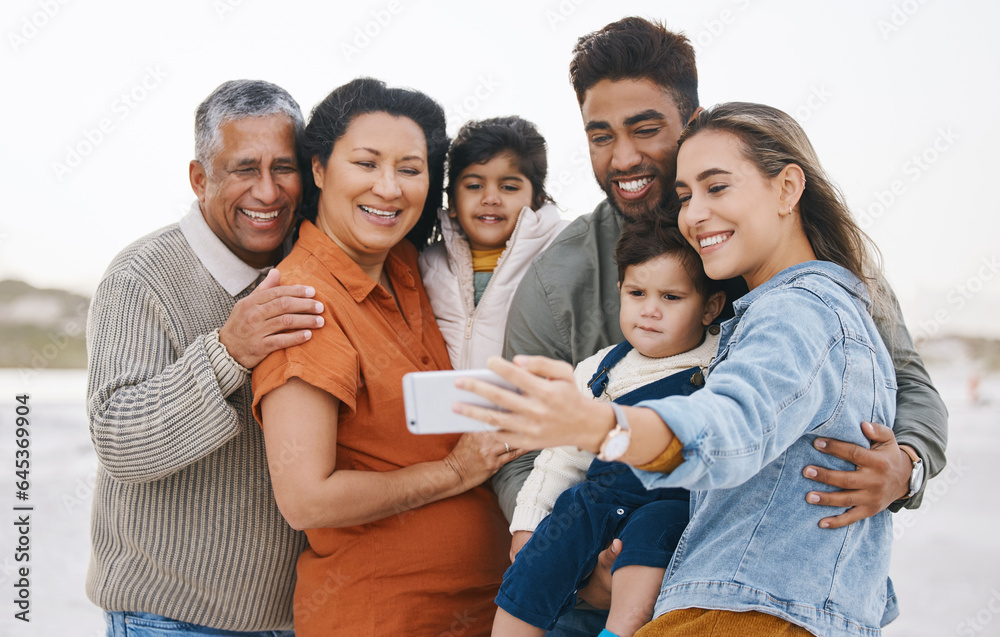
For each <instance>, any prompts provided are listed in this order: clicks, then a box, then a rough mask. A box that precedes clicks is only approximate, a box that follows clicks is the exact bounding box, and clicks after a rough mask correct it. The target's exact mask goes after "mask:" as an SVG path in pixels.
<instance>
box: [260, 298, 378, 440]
mask: <svg viewBox="0 0 1000 637" xmlns="http://www.w3.org/2000/svg"><path fill="white" fill-rule="evenodd" d="M321 300H322V301H323V304H324V306H326V307H324V311H323V319H324V324H323V327H321V328H318V329H315V330H313V336H312V338H311V339H309V340H308V341H306V342H305V343H303V344H301V345H296V346H295V347H289V348H287V349H283V350H278V351H276V352H272V353H271V354H269V355H268V356H267V358H265V359H264V360H263V361H261V362H260V364H258V365H257V367H255V368H254V370H253V381H252V382H253V415H254V418H256V419H257V422H258V423H259V422H261V416H260V399H261V397H262V396H264V394H266V393H268V392H269V391H271V390H273V389H276V388H277V387H280V386H282V385H284V384H285V383H287V382H288V379H289V378H292V377H297V378H301V379H302V380H304V381H305V382H307V383H309V384H310V385H312V386H313V387H318V388H319V389H322V390H323V391H325V392H327V393H329V394H330V395H331V396H333V397H334V398H336V399H337V400H339V401H340V402H341V403H342V404H343V405H344V406H345V407H346V408H347V409H348V412H349V413H350V414H353V413H354V410H355V407H356V399H357V393H358V379H359V376H360V367H359V363H358V353H357V350H356V349H355V348H354V346H353V345H352V344H351V342H350V340H349V339H348V338H347V335H346V334H345V333H344V330H343V329H342V328H341V326H340V324H339V323H338V322H337V319H336V317H335V316H333V315H332V314H331V312H330V308H329V306H330V303H329V302H328V301H327V299H321Z"/></svg>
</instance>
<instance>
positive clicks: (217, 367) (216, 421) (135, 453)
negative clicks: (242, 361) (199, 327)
mask: <svg viewBox="0 0 1000 637" xmlns="http://www.w3.org/2000/svg"><path fill="white" fill-rule="evenodd" d="M180 305H182V304H181V303H178V306H180ZM171 309H173V308H167V307H166V306H165V305H164V304H163V303H162V301H161V299H160V298H158V297H157V295H156V294H155V293H153V291H151V290H150V289H149V288H148V287H147V286H146V285H144V284H143V283H142V282H141V281H139V280H137V278H136V277H134V276H132V275H131V274H129V273H127V272H117V273H114V274H111V275H109V276H108V277H107V278H105V279H104V280H103V281H102V282H101V284H100V286H99V287H98V289H97V292H96V294H95V295H94V300H93V302H92V304H91V308H90V317H89V320H88V322H87V346H88V361H89V373H88V379H87V414H88V417H89V421H90V435H91V438H92V440H93V443H94V448H95V450H96V451H97V456H98V458H99V460H100V462H101V464H102V465H103V466H104V467H105V469H106V470H107V471H108V473H109V474H110V475H111V476H113V477H114V478H115V479H116V480H119V481H121V482H126V483H140V482H149V481H153V480H158V479H160V478H163V477H165V476H168V475H170V474H173V473H176V472H177V471H179V470H181V469H183V468H185V467H187V466H188V465H190V464H192V463H194V462H196V461H198V460H200V459H201V458H204V457H205V456H207V455H208V454H210V453H212V452H213V451H214V450H216V449H218V448H219V447H221V446H222V445H223V444H225V443H226V442H227V441H229V440H230V439H231V438H233V437H234V436H235V435H236V434H237V433H238V432H239V428H240V419H239V417H238V415H237V412H236V410H235V409H234V407H233V406H232V405H231V404H229V403H227V402H226V398H227V397H228V396H229V395H230V394H232V393H233V392H234V391H236V389H237V388H239V387H240V386H241V385H242V384H243V383H244V382H245V381H246V379H247V378H248V371H247V370H246V369H244V368H243V367H242V366H240V365H239V364H238V363H236V361H235V360H233V359H232V357H230V356H229V354H228V353H227V352H226V350H225V347H224V346H223V345H222V344H221V343H219V340H218V333H217V332H214V333H210V334H204V335H201V336H198V337H197V338H195V339H194V340H193V341H192V342H191V343H190V344H189V345H188V346H187V347H186V348H183V349H181V348H180V346H179V342H180V340H179V335H178V334H177V331H176V325H177V324H178V323H179V322H181V323H182V322H183V317H178V316H172V315H171V314H170V311H171ZM178 309H179V308H178Z"/></svg>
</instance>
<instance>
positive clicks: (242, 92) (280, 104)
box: [194, 80, 305, 175]
mask: <svg viewBox="0 0 1000 637" xmlns="http://www.w3.org/2000/svg"><path fill="white" fill-rule="evenodd" d="M278 114H284V115H287V116H288V117H289V118H291V120H292V124H293V125H294V126H295V147H296V149H297V148H298V147H299V142H300V141H301V139H302V131H303V130H305V120H304V119H303V117H302V110H301V109H300V108H299V105H298V102H296V101H295V100H294V99H293V98H292V96H291V95H289V94H288V91H286V90H285V89H283V88H281V87H280V86H277V85H275V84H271V83H270V82H264V81H261V80H231V81H229V82H224V83H222V84H220V85H219V87H218V88H216V89H215V90H214V91H212V94H211V95H209V96H208V97H206V98H205V101H204V102H202V103H201V104H199V105H198V110H196V111H195V117H194V157H195V159H197V160H198V162H199V163H200V164H201V165H202V167H203V168H204V169H205V172H206V173H208V174H209V175H211V174H212V161H213V160H214V159H215V155H216V153H218V152H219V150H220V147H221V145H222V133H221V132H220V130H219V129H220V128H221V127H222V125H223V124H225V123H226V122H229V121H232V120H235V119H242V118H244V117H267V116H268V115H278Z"/></svg>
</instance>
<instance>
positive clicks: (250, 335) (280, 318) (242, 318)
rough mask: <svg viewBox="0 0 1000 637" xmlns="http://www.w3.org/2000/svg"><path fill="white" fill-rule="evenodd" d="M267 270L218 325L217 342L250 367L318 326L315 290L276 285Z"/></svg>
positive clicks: (302, 340)
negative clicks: (263, 276)
mask: <svg viewBox="0 0 1000 637" xmlns="http://www.w3.org/2000/svg"><path fill="white" fill-rule="evenodd" d="M280 283H281V274H280V273H279V272H278V271H277V270H271V271H270V272H268V273H267V277H266V278H265V279H264V280H263V281H262V282H261V284H260V285H258V286H257V289H255V290H254V291H253V292H251V293H250V295H249V296H247V297H246V298H244V299H241V300H240V301H239V302H238V303H237V304H236V306H235V307H233V311H232V312H231V313H230V314H229V318H228V319H227V320H226V324H225V325H223V326H222V328H221V329H219V342H220V343H222V344H223V345H225V346H226V349H227V350H229V355H230V356H232V357H233V358H234V359H235V360H236V362H237V363H239V364H240V365H242V366H243V367H246V368H247V369H252V368H253V367H255V366H256V365H257V363H259V362H261V361H262V360H264V358H265V357H266V356H267V355H268V354H270V353H271V352H274V351H276V350H279V349H284V348H286V347H291V346H292V345H299V344H301V343H305V342H306V341H307V340H309V339H310V338H311V337H312V332H310V331H309V330H311V329H314V328H317V327H322V326H323V317H322V316H317V314H320V313H321V312H322V311H323V304H322V303H319V302H317V301H313V300H312V297H314V296H316V290H314V289H313V288H311V287H308V286H305V285H280Z"/></svg>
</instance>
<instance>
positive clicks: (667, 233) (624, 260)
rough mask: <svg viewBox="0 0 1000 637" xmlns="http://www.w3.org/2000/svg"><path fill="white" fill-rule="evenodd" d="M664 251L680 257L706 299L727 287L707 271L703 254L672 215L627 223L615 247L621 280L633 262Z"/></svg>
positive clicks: (641, 262) (640, 261)
mask: <svg viewBox="0 0 1000 637" xmlns="http://www.w3.org/2000/svg"><path fill="white" fill-rule="evenodd" d="M661 255H669V256H672V257H675V258H677V259H678V260H679V261H680V262H681V264H682V265H683V266H684V269H685V270H687V273H688V276H690V277H691V280H692V281H693V282H694V286H695V289H697V290H698V293H699V294H701V295H702V296H703V297H705V298H706V299H707V298H708V297H710V296H712V295H713V294H715V293H716V292H719V291H723V290H725V286H724V282H723V281H715V280H713V279H710V278H708V275H707V274H705V267H704V266H703V265H702V262H701V256H700V255H699V254H698V252H697V251H696V250H695V249H694V248H693V247H692V246H691V244H690V243H688V240H687V239H685V238H684V235H683V234H681V231H680V229H679V228H678V227H677V225H676V224H675V223H674V222H673V221H672V220H670V219H664V218H661V217H659V216H657V215H651V216H647V217H642V218H640V219H637V220H636V221H634V222H632V223H628V224H625V226H624V228H623V229H622V236H621V238H620V239H618V245H617V246H616V247H615V262H616V263H617V264H618V283H619V284H621V283H622V282H623V281H624V280H625V270H626V269H627V268H628V267H629V266H632V265H642V264H643V263H645V262H646V261H649V260H650V259H655V258H656V257H659V256H661Z"/></svg>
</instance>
